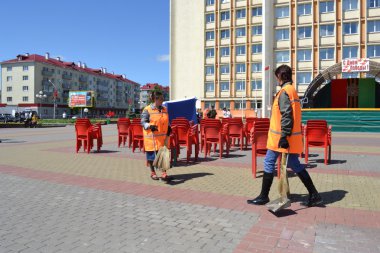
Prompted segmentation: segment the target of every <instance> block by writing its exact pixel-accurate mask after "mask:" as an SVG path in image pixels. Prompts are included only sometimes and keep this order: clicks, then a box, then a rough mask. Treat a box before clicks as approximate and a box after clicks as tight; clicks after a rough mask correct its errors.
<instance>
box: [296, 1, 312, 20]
mask: <svg viewBox="0 0 380 253" xmlns="http://www.w3.org/2000/svg"><path fill="white" fill-rule="evenodd" d="M301 6H302V7H303V8H302V10H303V12H302V13H300V7H301ZM305 6H310V13H306V11H305V10H307V8H305ZM312 13H313V6H312V5H311V3H300V4H298V5H297V16H298V17H301V16H310V15H311V14H312Z"/></svg>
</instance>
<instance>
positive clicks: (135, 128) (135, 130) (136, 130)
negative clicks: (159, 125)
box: [130, 124, 143, 137]
mask: <svg viewBox="0 0 380 253" xmlns="http://www.w3.org/2000/svg"><path fill="white" fill-rule="evenodd" d="M130 128H131V130H132V135H133V136H135V137H136V136H142V135H143V128H142V126H141V125H140V124H131V125H130Z"/></svg>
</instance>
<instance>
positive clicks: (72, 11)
mask: <svg viewBox="0 0 380 253" xmlns="http://www.w3.org/2000/svg"><path fill="white" fill-rule="evenodd" d="M0 23H1V24H2V34H1V36H0V61H4V60H9V59H13V58H16V55H18V54H24V53H30V54H41V55H44V54H45V52H49V53H50V56H51V57H56V56H60V57H63V60H64V61H73V62H78V61H81V62H85V63H86V64H87V66H88V67H91V68H100V67H105V68H107V71H109V72H111V71H114V72H115V73H117V74H125V75H126V76H127V78H128V79H131V80H133V81H135V82H138V83H140V84H145V83H148V82H150V83H155V82H157V83H159V84H161V85H165V86H167V85H169V0H147V1H136V0H108V1H99V0H65V1H51V0H33V1H30V0H19V1H2V3H1V9H0Z"/></svg>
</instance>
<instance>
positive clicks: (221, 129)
mask: <svg viewBox="0 0 380 253" xmlns="http://www.w3.org/2000/svg"><path fill="white" fill-rule="evenodd" d="M229 139H230V138H229V131H228V124H225V125H224V126H223V125H222V123H221V122H220V120H218V119H203V120H201V146H202V148H203V147H204V151H205V157H207V154H210V151H211V147H212V144H214V152H215V151H216V145H218V144H219V158H222V154H223V152H224V144H226V154H227V156H228V155H229V152H230V145H229Z"/></svg>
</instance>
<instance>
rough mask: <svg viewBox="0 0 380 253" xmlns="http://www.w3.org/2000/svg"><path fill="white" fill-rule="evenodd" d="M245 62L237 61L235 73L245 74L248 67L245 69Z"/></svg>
mask: <svg viewBox="0 0 380 253" xmlns="http://www.w3.org/2000/svg"><path fill="white" fill-rule="evenodd" d="M245 68H246V67H245V63H241V62H239V63H236V65H235V73H236V74H244V73H245V72H246V69H245Z"/></svg>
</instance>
